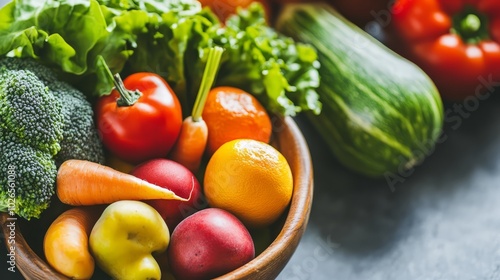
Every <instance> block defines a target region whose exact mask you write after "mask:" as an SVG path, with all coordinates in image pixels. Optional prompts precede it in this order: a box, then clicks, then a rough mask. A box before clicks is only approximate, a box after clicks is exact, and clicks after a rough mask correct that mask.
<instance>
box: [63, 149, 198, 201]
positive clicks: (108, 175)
mask: <svg viewBox="0 0 500 280" xmlns="http://www.w3.org/2000/svg"><path fill="white" fill-rule="evenodd" d="M56 185H57V187H56V192H57V196H58V197H59V199H60V200H61V202H63V203H65V204H69V205H96V204H109V203H113V202H116V201H119V200H149V199H171V200H181V201H188V200H189V198H190V197H191V195H190V197H189V198H182V197H179V196H177V195H176V194H175V193H173V192H172V191H170V190H168V189H165V188H162V187H160V186H157V185H154V184H151V183H148V182H147V181H144V180H142V179H139V178H137V177H135V176H133V175H130V174H127V173H123V172H120V171H118V170H115V169H113V168H111V167H108V166H105V165H101V164H98V163H95V162H91V161H86V160H76V159H70V160H67V161H65V162H63V164H61V166H60V167H59V170H58V173H57V181H56Z"/></svg>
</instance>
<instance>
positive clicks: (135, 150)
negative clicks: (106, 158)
mask: <svg viewBox="0 0 500 280" xmlns="http://www.w3.org/2000/svg"><path fill="white" fill-rule="evenodd" d="M107 70H108V72H109V68H108V69H107ZM109 75H111V72H109ZM110 78H114V83H115V89H114V90H113V91H112V92H111V94H109V95H107V96H103V97H101V98H100V99H99V100H98V101H97V104H96V108H95V113H96V118H97V128H98V130H99V133H100V135H101V139H102V142H103V144H104V146H105V147H106V148H107V149H108V150H109V151H110V152H111V153H112V154H113V155H115V156H116V157H118V158H120V159H122V160H124V161H127V162H130V163H141V162H143V161H146V160H148V159H152V158H160V157H166V156H167V154H168V152H169V151H170V150H171V149H172V147H173V145H174V144H175V142H176V141H177V138H178V136H179V133H180V129H181V125H182V109H181V105H180V103H179V100H178V98H177V96H176V95H175V93H174V92H173V91H172V89H171V88H170V86H169V85H168V84H167V82H166V81H165V80H164V79H163V78H161V77H160V76H158V75H157V74H154V73H147V72H141V73H135V74H132V75H130V76H128V77H127V78H126V79H125V81H122V80H121V78H120V76H119V75H118V74H117V75H115V76H114V77H113V76H111V77H110Z"/></svg>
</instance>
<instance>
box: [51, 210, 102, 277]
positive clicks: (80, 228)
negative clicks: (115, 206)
mask: <svg viewBox="0 0 500 280" xmlns="http://www.w3.org/2000/svg"><path fill="white" fill-rule="evenodd" d="M100 213H101V212H100V211H98V210H97V209H92V208H72V209H70V210H67V211H65V212H63V213H62V214H61V215H59V216H58V217H57V219H56V220H54V221H53V222H52V224H51V225H50V227H49V228H48V229H47V231H46V232H45V236H44V239H43V249H44V254H45V258H46V259H47V262H48V263H49V265H50V266H52V267H53V268H54V269H55V270H57V271H58V272H59V273H61V274H63V275H65V276H67V277H69V278H71V279H90V278H91V277H92V275H93V274H94V267H95V263H94V258H93V257H92V255H91V254H90V251H89V241H88V239H89V235H90V232H91V230H92V227H93V226H94V224H95V223H96V221H97V219H98V218H99V216H100Z"/></svg>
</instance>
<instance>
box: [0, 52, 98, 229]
mask: <svg viewBox="0 0 500 280" xmlns="http://www.w3.org/2000/svg"><path fill="white" fill-rule="evenodd" d="M92 118H93V117H92V108H91V106H90V103H88V102H87V101H86V100H85V98H84V96H83V94H81V93H80V92H78V91H77V90H75V89H74V88H72V87H71V86H69V85H68V84H66V83H63V82H60V81H59V80H57V79H56V78H55V77H54V76H53V74H52V72H51V71H50V70H49V69H48V68H46V67H43V66H41V65H40V64H39V63H38V62H36V61H35V60H32V59H27V60H25V59H19V58H3V59H0V144H1V147H2V150H3V151H4V152H2V154H1V155H0V170H1V171H2V172H4V173H5V174H9V175H8V176H0V186H1V187H0V210H1V211H3V212H7V211H9V212H10V213H12V214H14V213H15V214H18V215H19V216H21V217H23V218H25V219H28V220H29V219H31V218H33V217H35V218H38V217H39V216H40V214H41V213H42V212H43V211H44V210H45V209H47V207H48V206H49V204H50V199H51V197H52V196H53V194H54V192H55V191H54V187H55V182H56V176H57V164H58V163H60V161H61V160H62V159H67V158H81V159H88V160H93V161H98V162H100V161H102V160H103V150H102V145H101V144H100V141H99V138H98V137H97V133H96V130H95V128H94V123H93V119H92Z"/></svg>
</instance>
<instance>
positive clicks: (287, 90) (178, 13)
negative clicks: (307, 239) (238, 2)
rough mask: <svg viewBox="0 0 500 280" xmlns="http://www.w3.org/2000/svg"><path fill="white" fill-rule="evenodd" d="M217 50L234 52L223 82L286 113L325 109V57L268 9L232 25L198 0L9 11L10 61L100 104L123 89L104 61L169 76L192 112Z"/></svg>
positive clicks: (243, 15) (24, 0)
mask: <svg viewBox="0 0 500 280" xmlns="http://www.w3.org/2000/svg"><path fill="white" fill-rule="evenodd" d="M213 46H221V47H223V48H224V49H225V50H226V51H225V53H224V56H223V58H222V62H221V67H220V70H219V73H218V76H217V80H216V85H226V86H235V87H239V88H242V89H244V90H246V91H248V92H250V93H252V94H254V95H255V96H256V97H257V98H258V99H259V100H260V101H261V103H262V104H263V105H264V106H265V107H266V109H268V110H269V111H270V112H273V113H276V114H279V115H292V116H293V115H295V114H296V113H298V112H301V111H313V112H314V113H319V112H320V110H321V103H320V102H319V100H318V95H317V93H316V88H317V87H318V85H319V82H320V79H319V75H318V71H317V70H318V67H319V64H318V61H317V56H316V52H315V51H314V49H312V47H310V46H308V45H303V44H299V43H296V42H294V41H293V40H292V39H290V38H288V37H285V36H283V35H280V34H278V33H277V32H276V31H275V30H274V29H272V28H270V27H269V26H268V25H267V24H266V21H265V17H264V10H263V8H262V6H261V5H260V4H255V5H252V6H251V7H249V8H248V9H246V10H244V9H242V10H240V11H239V13H238V14H237V15H235V16H233V17H231V18H230V19H229V20H228V21H227V22H226V23H224V24H222V23H221V22H219V21H218V19H217V17H216V16H215V14H213V13H212V12H211V11H210V10H209V9H202V8H201V4H200V3H199V2H198V1H196V0H163V1H160V0H90V1H88V0H59V1H56V0H45V1H43V0H17V1H16V0H13V1H11V2H10V3H8V4H7V5H6V6H4V7H3V8H1V9H0V56H2V55H8V56H19V57H33V58H36V59H39V60H40V61H41V62H43V63H44V64H46V65H48V66H51V67H52V68H54V69H55V70H56V71H59V74H60V75H61V77H62V78H64V79H65V80H67V81H68V82H70V83H72V84H74V85H75V86H77V87H78V88H80V89H81V90H82V91H83V92H85V93H86V94H87V95H88V96H89V98H90V99H92V98H97V97H99V96H101V95H103V94H107V93H109V92H110V90H111V89H112V86H113V85H112V83H111V82H110V81H109V80H107V78H105V76H104V75H103V66H102V65H100V64H99V63H98V59H97V58H98V57H99V56H102V57H103V58H104V60H105V61H106V64H107V65H108V66H109V68H110V69H111V71H112V72H114V73H117V72H120V73H121V74H122V75H123V76H126V75H128V74H131V73H134V72H138V71H150V72H155V73H158V74H160V75H161V76H162V77H164V78H165V79H166V80H167V81H168V82H169V84H170V85H171V86H172V88H173V89H174V91H175V92H176V94H177V95H178V97H179V99H180V101H181V103H182V106H183V111H184V113H185V115H186V114H187V113H188V112H190V111H191V106H192V105H193V103H194V100H195V95H196V93H197V91H198V86H199V84H200V82H201V77H202V74H203V69H204V65H205V63H206V52H207V49H208V48H210V47H213Z"/></svg>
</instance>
